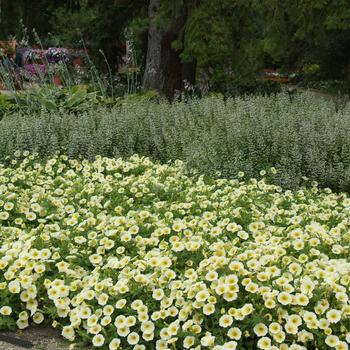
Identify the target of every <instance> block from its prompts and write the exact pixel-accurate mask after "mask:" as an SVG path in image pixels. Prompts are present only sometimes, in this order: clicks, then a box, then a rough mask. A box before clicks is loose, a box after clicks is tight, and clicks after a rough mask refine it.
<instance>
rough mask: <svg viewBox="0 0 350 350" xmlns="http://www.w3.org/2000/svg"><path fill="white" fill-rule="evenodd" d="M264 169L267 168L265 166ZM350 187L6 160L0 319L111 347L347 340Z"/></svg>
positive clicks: (159, 168) (0, 202)
mask: <svg viewBox="0 0 350 350" xmlns="http://www.w3.org/2000/svg"><path fill="white" fill-rule="evenodd" d="M262 174H264V173H262ZM349 214H350V198H349V197H348V196H347V195H345V194H340V195H339V194H335V193H332V192H331V191H330V190H327V189H326V190H319V189H317V187H313V188H312V189H308V190H307V189H302V190H299V191H296V192H291V191H285V192H283V191H282V190H281V188H279V187H277V186H274V185H268V184H267V183H266V182H265V181H264V179H261V180H256V179H251V180H249V181H240V180H224V179H219V180H213V179H208V178H205V177H203V176H199V175H193V174H192V175H189V174H187V173H186V171H185V167H184V166H183V164H182V163H181V162H175V163H174V164H173V165H169V164H166V165H159V164H154V163H152V162H151V161H150V160H149V159H147V158H141V157H138V156H133V157H131V158H130V159H128V160H122V159H109V158H102V157H97V158H96V160H95V161H93V162H89V161H86V160H70V159H68V158H67V157H66V156H56V157H54V158H52V159H50V160H48V161H46V162H45V163H43V162H41V163H40V162H39V161H37V160H36V159H35V156H33V155H28V154H25V158H19V157H18V158H17V160H13V161H12V165H11V166H5V165H0V230H1V235H0V270H1V273H0V329H4V328H10V327H13V326H15V325H17V326H18V327H19V328H21V329H24V328H26V327H27V326H28V325H29V324H30V323H31V322H34V323H37V324H40V323H42V322H45V321H50V322H53V325H54V326H55V327H58V328H60V329H61V330H62V335H63V336H64V337H65V338H67V339H69V340H70V341H77V340H78V339H85V340H87V341H89V342H90V343H91V344H93V346H95V347H97V348H101V349H109V350H115V349H133V350H143V349H156V350H167V349H192V350H194V349H196V350H199V349H214V350H233V349H253V348H255V347H257V348H259V349H271V350H275V349H281V350H286V349H291V350H297V349H327V348H334V349H336V350H343V349H348V343H350V323H349V316H350V303H349V283H350V263H349V242H350V234H349V232H350V230H349V225H350V224H349Z"/></svg>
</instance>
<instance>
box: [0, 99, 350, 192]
mask: <svg viewBox="0 0 350 350" xmlns="http://www.w3.org/2000/svg"><path fill="white" fill-rule="evenodd" d="M62 149H65V150H66V152H67V153H68V154H69V155H70V156H78V155H82V156H83V157H87V158H89V159H91V158H94V156H95V155H97V154H102V155H106V156H114V157H120V156H129V155H132V154H134V153H139V154H142V155H147V156H151V157H152V158H154V159H157V160H159V161H161V162H166V161H169V160H174V159H181V160H184V161H185V162H186V163H187V164H188V166H189V167H191V168H195V169H198V170H199V171H200V172H204V173H206V174H210V175H218V172H220V174H221V175H220V176H224V177H235V176H236V175H237V173H238V172H239V171H244V172H245V173H246V175H248V176H257V175H258V173H259V171H260V170H262V169H268V168H270V167H272V166H274V167H276V168H277V169H278V173H277V175H276V176H275V178H274V181H275V182H277V183H278V184H280V185H282V186H283V187H285V188H296V187H298V186H299V185H300V184H301V183H302V181H303V180H302V177H303V176H307V177H309V178H310V179H313V180H317V181H318V182H319V184H320V185H322V186H326V187H331V188H333V189H336V190H349V189H350V106H349V104H348V105H345V106H343V108H342V109H341V110H339V108H338V107H337V106H336V104H335V103H334V102H333V101H331V100H326V99H323V98H318V97H314V96H311V95H309V94H298V95H296V96H294V97H293V99H292V100H291V98H290V96H288V95H287V94H277V95H274V96H270V97H264V96H254V97H252V96H250V97H240V98H232V99H227V100H223V99H221V98H218V97H208V98H204V99H198V100H192V101H189V102H187V103H181V102H178V103H173V104H168V103H165V102H164V103H158V104H157V103H154V102H149V101H132V100H129V101H125V102H124V103H123V104H122V105H121V106H116V107H115V108H113V109H107V108H104V107H103V106H101V108H99V109H91V110H89V111H85V112H84V113H81V114H80V115H78V116H77V115H76V114H67V112H65V111H63V110H62V111H58V112H57V113H55V114H50V113H48V112H47V111H45V110H42V111H41V112H40V113H34V114H30V115H28V114H27V115H24V114H21V113H17V114H13V115H11V116H8V117H7V118H5V119H3V120H2V121H1V122H0V157H1V158H4V157H5V156H7V155H11V154H13V152H14V151H16V150H30V151H38V152H39V153H40V154H42V156H48V155H50V154H52V153H54V152H56V151H60V150H62Z"/></svg>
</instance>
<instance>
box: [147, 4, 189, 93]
mask: <svg viewBox="0 0 350 350" xmlns="http://www.w3.org/2000/svg"><path fill="white" fill-rule="evenodd" d="M160 2H161V0H150V4H149V13H148V15H149V18H150V21H151V23H150V27H149V31H148V47H147V57H146V69H145V74H144V77H143V90H145V91H147V90H157V91H158V92H159V93H160V94H162V95H165V96H167V97H168V98H171V97H172V96H173V95H174V93H175V92H176V90H178V91H180V90H181V89H182V87H183V80H184V79H186V80H188V81H190V82H191V83H192V82H193V76H194V70H193V67H192V69H190V66H189V65H188V64H183V63H182V61H181V58H180V54H181V51H180V50H176V49H174V48H173V47H172V42H173V41H174V40H176V39H178V35H179V33H180V31H181V29H182V28H183V26H184V25H185V23H186V20H187V11H186V8H185V7H184V8H183V10H182V11H181V12H180V13H179V14H178V16H177V17H175V18H173V19H172V20H171V22H170V24H168V25H167V26H165V25H157V24H156V23H155V20H154V19H155V17H156V15H157V13H158V11H159V7H160Z"/></svg>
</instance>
